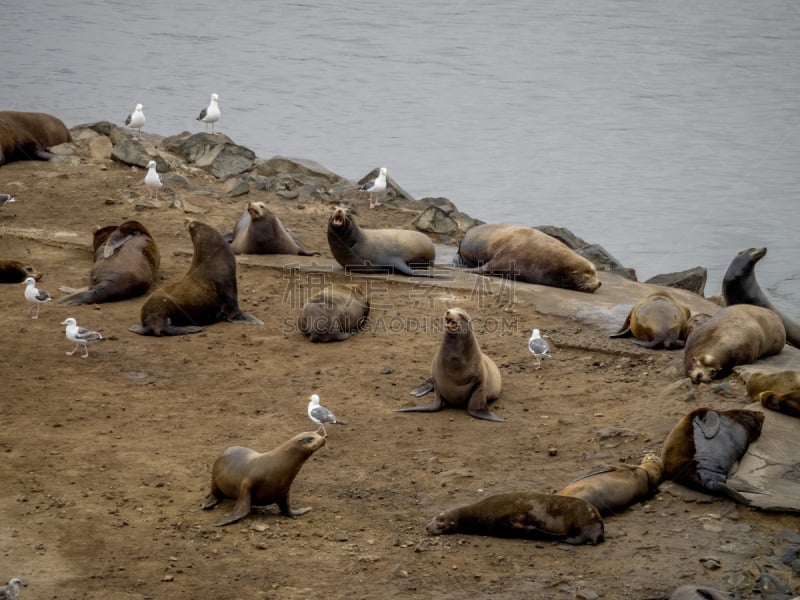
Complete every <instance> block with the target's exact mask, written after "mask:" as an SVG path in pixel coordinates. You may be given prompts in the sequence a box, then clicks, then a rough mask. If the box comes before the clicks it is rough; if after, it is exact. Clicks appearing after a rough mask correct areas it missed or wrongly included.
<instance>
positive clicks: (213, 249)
mask: <svg viewBox="0 0 800 600" xmlns="http://www.w3.org/2000/svg"><path fill="white" fill-rule="evenodd" d="M186 226H187V228H188V229H189V233H190V234H191V236H192V244H193V246H194V254H193V255H192V264H191V266H190V267H189V271H188V272H187V273H186V275H184V276H183V278H182V279H181V280H179V281H177V282H175V283H172V284H169V285H167V286H165V287H163V288H160V289H158V290H156V291H155V292H153V293H152V294H150V296H149V297H148V298H147V300H146V301H145V303H144V305H143V306H142V311H141V320H142V324H141V325H132V326H131V327H130V328H129V329H130V330H131V331H133V332H134V333H138V334H140V335H156V336H162V335H183V334H186V333H197V332H198V331H202V329H203V328H202V327H201V326H202V325H210V324H212V323H217V322H219V321H231V322H240V323H251V324H256V325H263V324H264V323H263V322H262V321H260V320H259V319H256V318H255V317H254V316H252V315H250V314H247V313H245V312H242V311H241V309H240V308H239V299H238V294H237V289H236V257H234V255H233V251H232V250H231V248H230V245H229V244H228V243H227V242H226V241H225V240H224V239H223V238H222V236H221V235H220V234H219V232H217V230H216V229H214V228H213V227H211V226H210V225H206V224H205V223H202V222H200V221H195V220H191V219H189V220H187V224H186Z"/></svg>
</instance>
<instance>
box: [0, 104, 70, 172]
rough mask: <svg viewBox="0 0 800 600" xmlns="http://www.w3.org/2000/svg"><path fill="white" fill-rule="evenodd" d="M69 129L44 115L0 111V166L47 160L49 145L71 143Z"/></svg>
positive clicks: (50, 156)
mask: <svg viewBox="0 0 800 600" xmlns="http://www.w3.org/2000/svg"><path fill="white" fill-rule="evenodd" d="M71 141H72V136H71V135H70V133H69V129H67V126H66V125H64V122H63V121H61V119H59V118H58V117H54V116H53V115H48V114H46V113H37V112H17V111H14V110H0V165H4V164H5V163H10V162H12V161H15V160H50V159H51V158H53V155H52V154H50V152H49V151H48V150H49V148H51V147H52V146H57V145H58V144H64V143H66V142H71Z"/></svg>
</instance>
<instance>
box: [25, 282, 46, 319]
mask: <svg viewBox="0 0 800 600" xmlns="http://www.w3.org/2000/svg"><path fill="white" fill-rule="evenodd" d="M22 285H24V286H25V300H27V301H28V302H30V303H31V306H30V308H28V316H29V317H30V318H31V319H38V318H39V310H41V308H42V304H44V303H45V302H50V300H52V299H53V297H52V296H51V295H50V294H48V293H47V292H45V291H44V290H40V289H37V288H36V280H35V279H34V278H33V277H27V278H26V279H25V281H23V282H22ZM34 308H35V309H36V314H35V315H34V314H31V313H32V312H33V309H34Z"/></svg>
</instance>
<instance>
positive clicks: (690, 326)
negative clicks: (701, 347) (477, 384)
mask: <svg viewBox="0 0 800 600" xmlns="http://www.w3.org/2000/svg"><path fill="white" fill-rule="evenodd" d="M710 318H711V315H710V314H708V313H695V314H693V315H692V316H691V317H689V319H688V320H687V321H686V324H685V325H684V326H683V333H682V334H681V339H683V341H684V346H685V345H686V340H688V339H689V336H690V335H691V334H692V332H693V331H694V330H695V329H697V328H698V327H700V325H702V324H703V323H705V322H706V321H708V320H709V319H710Z"/></svg>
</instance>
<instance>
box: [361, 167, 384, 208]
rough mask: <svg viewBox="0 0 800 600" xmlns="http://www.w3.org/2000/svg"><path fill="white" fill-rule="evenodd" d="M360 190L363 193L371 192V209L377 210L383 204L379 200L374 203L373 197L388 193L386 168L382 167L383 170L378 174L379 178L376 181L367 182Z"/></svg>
mask: <svg viewBox="0 0 800 600" xmlns="http://www.w3.org/2000/svg"><path fill="white" fill-rule="evenodd" d="M358 189H359V190H360V191H362V192H369V207H370V208H375V207H376V206H380V205H381V203H380V202H379V201H377V200H375V201H374V202H373V200H372V198H373V195H375V194H382V193H383V192H385V191H386V167H381V170H380V171H379V172H378V176H377V177H376V178H375V179H373V180H372V181H368V182H366V183H365V184H364V185H362V186H361V187H360V188H358Z"/></svg>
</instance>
